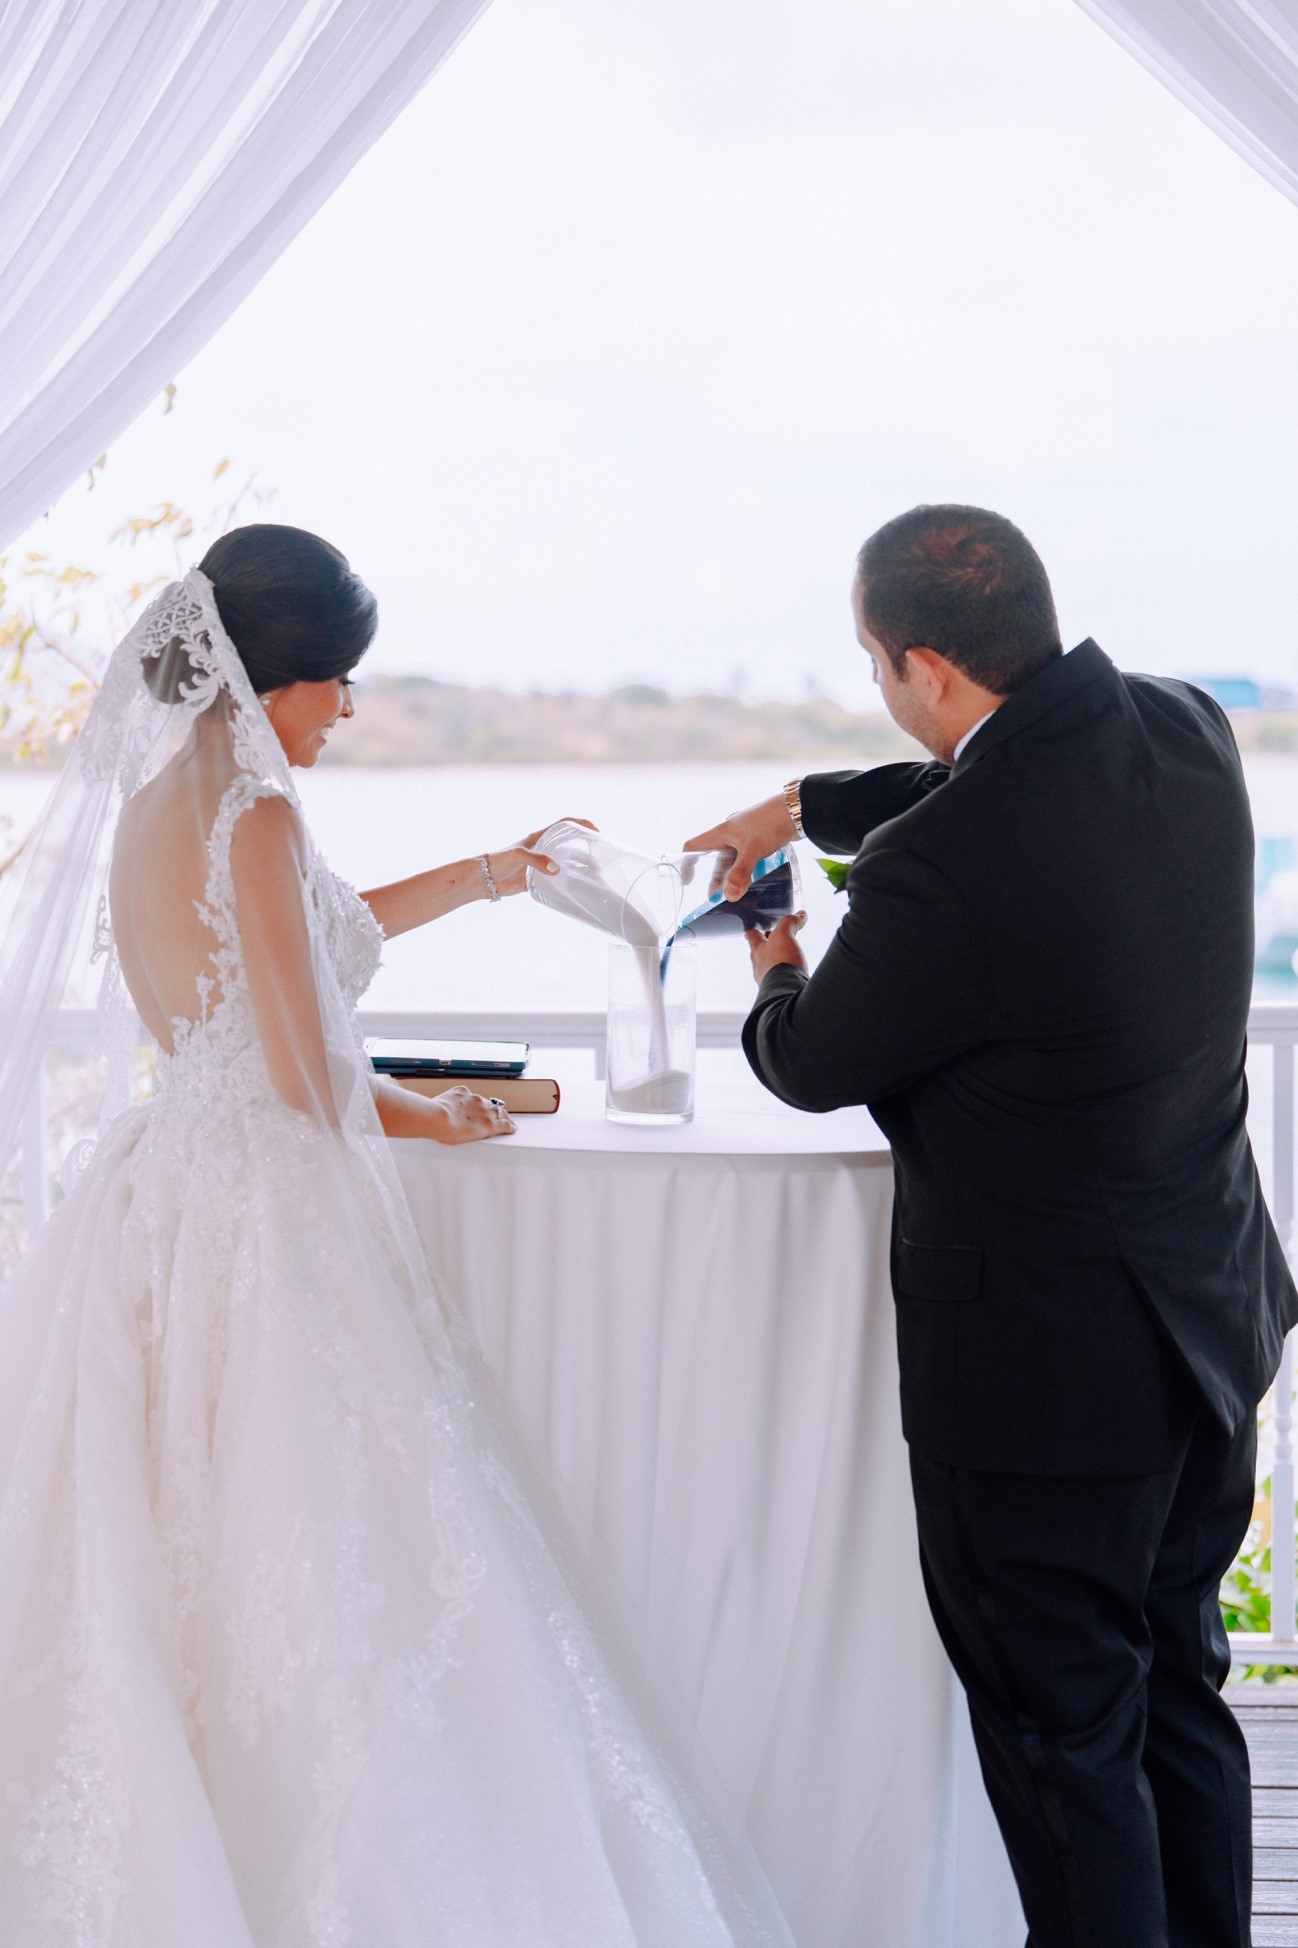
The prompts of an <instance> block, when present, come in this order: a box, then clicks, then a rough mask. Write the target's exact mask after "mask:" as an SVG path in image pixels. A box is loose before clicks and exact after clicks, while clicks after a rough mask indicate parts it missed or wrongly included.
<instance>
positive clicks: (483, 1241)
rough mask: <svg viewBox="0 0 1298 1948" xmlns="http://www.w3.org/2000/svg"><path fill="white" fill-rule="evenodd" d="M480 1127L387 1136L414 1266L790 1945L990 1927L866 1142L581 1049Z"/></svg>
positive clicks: (749, 1082) (1001, 1882) (883, 1157)
mask: <svg viewBox="0 0 1298 1948" xmlns="http://www.w3.org/2000/svg"><path fill="white" fill-rule="evenodd" d="M575 1059H576V1058H572V1057H569V1058H567V1061H566V1062H564V1061H559V1060H552V1061H551V1062H548V1063H547V1062H546V1061H545V1059H544V1058H540V1059H538V1058H536V1057H534V1059H533V1063H532V1067H533V1070H534V1071H535V1072H537V1073H543V1074H545V1073H555V1072H557V1071H561V1072H562V1073H561V1080H563V1081H564V1101H563V1104H562V1107H561V1108H560V1111H559V1113H558V1115H557V1116H553V1117H525V1118H521V1119H520V1129H519V1134H518V1135H517V1136H515V1137H512V1138H510V1139H508V1140H507V1141H497V1142H491V1143H480V1144H474V1145H471V1146H469V1147H466V1148H464V1149H458V1150H448V1149H444V1148H441V1147H439V1146H438V1145H435V1144H431V1143H423V1142H404V1143H398V1144H396V1145H395V1146H394V1147H395V1149H396V1152H397V1157H398V1167H399V1169H400V1172H401V1176H402V1179H403V1181H404V1184H405V1187H406V1191H407V1194H408V1196H409V1198H410V1203H411V1207H412V1209H413V1211H414V1215H415V1219H416V1222H417V1224H418V1227H419V1230H420V1233H421V1235H422V1237H423V1240H424V1244H425V1248H426V1249H427V1251H428V1254H429V1257H430V1260H431V1263H432V1266H433V1270H434V1273H435V1275H436V1276H437V1277H438V1279H439V1281H440V1283H441V1285H442V1287H443V1289H444V1291H445V1293H446V1295H447V1297H448V1298H449V1299H450V1300H451V1301H452V1302H453V1303H455V1304H456V1305H457V1306H458V1307H459V1308H460V1309H461V1310H462V1313H463V1315H464V1317H465V1318H466V1320H467V1322H468V1325H469V1327H470V1330H471V1332H472V1334H473V1336H474V1338H475V1340H476V1342H477V1344H478V1346H479V1347H480V1348H481V1350H482V1352H483V1354H484V1355H485V1357H486V1359H487V1361H488V1363H489V1365H490V1366H491V1367H492V1369H493V1370H494V1372H495V1373H496V1375H497V1376H498V1378H499V1379H500V1380H501V1381H502V1382H503V1384H504V1386H505V1388H506V1390H507V1391H508V1393H509V1395H510V1397H511V1398H512V1401H513V1403H514V1406H515V1409H516V1411H517V1413H518V1415H519V1417H520V1419H521V1421H522V1424H523V1429H524V1435H525V1438H526V1439H527V1440H528V1442H529V1443H530V1444H532V1445H533V1447H534V1449H535V1451H536V1452H538V1453H542V1454H544V1455H546V1456H548V1459H549V1462H550V1465H551V1467H552V1469H557V1471H558V1473H559V1474H560V1476H561V1477H562V1479H563V1481H564V1483H565V1484H566V1489H567V1493H568V1496H569V1498H570V1501H571V1502H572V1504H573V1505H574V1506H575V1508H576V1509H577V1510H578V1511H579V1512H580V1515H581V1517H582V1521H583V1526H585V1525H586V1524H589V1527H590V1530H591V1533H592V1535H593V1538H594V1544H595V1558H596V1561H597V1563H599V1562H602V1563H604V1564H606V1565H611V1568H612V1572H613V1574H614V1575H615V1576H616V1578H617V1579H618V1581H619V1583H620V1585H621V1588H622V1590H623V1591H624V1592H629V1593H630V1596H631V1598H632V1600H633V1602H634V1603H635V1604H636V1605H637V1606H638V1607H639V1608H640V1610H641V1612H642V1614H643V1615H644V1617H646V1618H647V1620H648V1632H649V1638H650V1641H651V1642H652V1643H653V1645H654V1647H655V1649H654V1657H655V1661H656V1662H657V1663H658V1664H659V1666H660V1670H659V1676H660V1678H662V1679H664V1680H665V1681H666V1683H667V1684H668V1685H669V1686H670V1687H671V1688H672V1689H673V1690H674V1691H675V1693H676V1695H677V1697H678V1698H679V1699H681V1700H682V1701H683V1702H684V1704H685V1706H686V1709H687V1710H688V1712H689V1714H690V1715H691V1717H692V1719H693V1722H694V1724H695V1726H696V1727H697V1730H698V1733H699V1735H700V1737H701V1741H702V1744H703V1746H704V1748H705V1750H706V1751H707V1753H708V1754H709V1756H710V1758H711V1761H712V1765H713V1769H714V1772H715V1773H716V1775H717V1776H718V1777H719V1780H720V1784H721V1786H722V1789H723V1790H724V1792H725V1793H726V1794H727V1795H728V1796H729V1799H730V1803H731V1806H732V1807H733V1808H734V1809H735V1810H736V1811H737V1812H738V1813H739V1815H740V1817H741V1818H742V1820H743V1823H744V1825H745V1826H746V1828H747V1831H748V1833H749V1836H750V1838H751V1840H752V1842H753V1844H754V1846H755V1848H756V1850H757V1853H758V1855H759V1857H760V1859H761V1860H762V1862H763V1865H764V1866H765V1868H766V1871H767V1873H768V1874H769V1876H770V1878H771V1881H772V1883H773V1885H774V1886H775V1889H776V1891H777V1893H778V1894H779V1896H780V1898H781V1900H782V1902H783V1903H784V1906H785V1910H786V1912H787V1914H788V1916H789V1920H790V1923H791V1925H792V1927H793V1930H794V1933H795V1935H796V1938H797V1941H798V1943H799V1948H867V1945H872V1944H876V1943H877V1944H880V1948H1021V1944H1022V1941H1023V1934H1024V1929H1023V1922H1022V1918H1021V1915H1020V1912H1019V1907H1018V1902H1017V1899H1016V1896H1015V1893H1014V1889H1013V1884H1012V1882H1011V1880H1010V1878H1009V1872H1008V1868H1007V1866H1006V1864H1005V1859H1004V1854H1003V1850H1002V1848H1001V1844H1000V1840H999V1837H998V1835H997V1834H996V1831H995V1827H994V1824H993V1822H992V1817H991V1813H990V1809H989V1808H988V1805H987V1802H986V1799H985V1796H984V1794H983V1789H982V1785H981V1781H980V1780H979V1778H978V1773H977V1766H976V1761H975V1760H974V1758H973V1756H972V1749H971V1745H970V1741H969V1734H968V1730H967V1726H966V1723H965V1718H964V1712H963V1708H962V1707H960V1706H959V1705H958V1703H957V1696H956V1692H955V1687H954V1683H953V1680H952V1679H951V1676H950V1673H949V1670H948V1667H947V1664H946V1660H945V1658H944V1656H943V1653H942V1650H941V1647H940V1645H939V1643H938V1640H937V1637H936V1634H935V1632H934V1630H933V1627H932V1624H931V1623H930V1620H929V1616H928V1611H927V1609H926V1606H925V1601H924V1593H923V1589H922V1587H921V1583H920V1575H919V1565H918V1560H917V1555H916V1547H915V1535H914V1518H913V1513H912V1508H911V1499H910V1485H909V1477H908V1473H907V1464H906V1450H905V1445H904V1443H903V1441H902V1437H901V1428H900V1420H899V1413H898V1405H897V1370H896V1352H895V1345H894V1332H893V1316H892V1299H891V1294H890V1290H889V1283H888V1222H889V1212H890V1202H891V1195H892V1173H891V1168H890V1161H889V1157H888V1152H887V1148H886V1145H885V1144H884V1141H883V1138H882V1137H881V1135H880V1134H879V1131H878V1130H877V1128H876V1127H875V1125H874V1124H873V1122H872V1121H871V1119H870V1118H869V1116H868V1115H867V1114H866V1113H865V1111H864V1110H841V1111H838V1112H836V1113H835V1114H834V1115H831V1116H824V1117H812V1116H800V1115H798V1114H796V1113H795V1112H793V1111H791V1110H787V1109H785V1108H784V1107H783V1105H781V1104H780V1103H778V1102H776V1101H775V1099H774V1098H773V1097H771V1096H769V1095H767V1094H766V1093H765V1091H763V1090H762V1089H760V1087H759V1086H758V1085H757V1083H756V1082H755V1081H754V1080H753V1078H752V1077H751V1076H750V1075H749V1074H748V1072H747V1069H746V1068H745V1067H744V1065H743V1063H742V1058H741V1057H737V1056H730V1055H728V1054H716V1055H711V1054H706V1053H705V1054H704V1055H702V1056H701V1057H700V1063H699V1084H698V1108H697V1113H696V1118H695V1121H694V1122H693V1123H691V1124H688V1125H685V1126H679V1127H676V1128H670V1129H632V1128H627V1127H626V1126H620V1125H616V1124H612V1123H609V1122H607V1121H606V1120H605V1118H604V1115H603V1086H602V1084H598V1085H597V1084H596V1083H595V1082H594V1081H593V1078H592V1075H591V1069H590V1060H589V1058H588V1057H587V1058H581V1060H582V1062H583V1064H584V1066H585V1076H584V1078H581V1079H577V1078H576V1077H575V1076H574V1073H573V1065H574V1060H575Z"/></svg>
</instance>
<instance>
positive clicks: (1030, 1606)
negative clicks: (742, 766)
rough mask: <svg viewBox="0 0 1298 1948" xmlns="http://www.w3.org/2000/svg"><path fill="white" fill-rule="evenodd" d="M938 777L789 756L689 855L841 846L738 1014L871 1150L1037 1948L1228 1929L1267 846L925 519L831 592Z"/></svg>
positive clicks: (887, 533) (1242, 800) (922, 1498)
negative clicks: (1260, 933)
mask: <svg viewBox="0 0 1298 1948" xmlns="http://www.w3.org/2000/svg"><path fill="white" fill-rule="evenodd" d="M852 606H853V610H854V614H855V619H856V629H857V635H858V637H859V639H860V642H861V644H862V646H863V648H864V649H865V651H866V653H867V654H868V655H869V657H870V659H871V661H872V663H873V665H874V676H875V680H876V681H877V683H878V684H879V687H880V689H881V690H882V692H883V698H884V702H885V704H886V705H887V707H888V710H889V712H890V714H891V715H892V716H893V718H895V720H896V721H897V723H898V724H900V725H901V726H902V727H903V729H905V730H907V731H909V732H910V733H911V734H912V735H913V736H914V737H916V738H917V739H918V740H919V742H920V743H921V744H923V745H924V746H925V747H926V748H927V749H928V750H929V751H930V752H931V753H932V755H933V759H934V762H932V763H930V764H894V765H884V766H881V767H879V768H877V769H875V770H872V771H861V772H837V773H825V774H822V775H820V776H816V777H808V778H804V779H802V780H801V781H800V783H794V784H791V785H789V786H788V787H787V788H786V790H785V791H784V792H783V793H781V794H777V795H776V796H775V797H773V798H771V799H769V800H768V801H766V802H765V803H764V804H761V805H758V806H755V807H753V808H752V809H751V810H749V811H746V812H742V813H739V814H737V815H736V816H734V817H732V818H730V819H727V820H726V821H725V822H724V823H723V824H722V825H719V826H717V827H715V828H714V829H713V830H712V831H710V832H707V833H703V834H701V835H699V836H698V837H697V838H695V839H692V840H690V841H689V842H688V843H689V845H690V846H691V847H692V848H708V847H712V846H718V845H725V844H729V845H733V846H734V847H735V848H736V849H737V854H738V857H737V859H736V863H735V866H734V869H733V871H732V874H731V878H730V881H729V882H728V891H729V892H730V894H731V897H735V896H736V895H737V893H738V892H739V891H741V890H742V888H743V886H744V885H746V884H747V880H748V875H749V872H750V871H751V868H752V866H753V864H754V863H755V862H756V860H757V859H758V858H760V857H761V856H762V855H763V854H765V853H769V852H771V851H774V850H775V849H776V848H777V846H779V845H781V844H786V843H787V842H788V840H789V839H790V837H791V836H793V835H795V834H796V835H797V836H799V837H801V836H802V835H803V834H804V832H805V835H806V836H807V837H808V838H810V839H812V840H813V841H814V842H815V843H816V844H817V845H818V846H821V847H822V848H824V849H825V850H826V851H829V852H838V853H847V854H855V858H854V860H853V864H852V867H851V871H850V874H849V877H848V888H847V890H848V902H849V904H848V910H847V913H846V914H845V916H844V919H843V923H842V925H841V927H840V928H839V931H838V933H837V935H836V937H835V939H834V940H833V942H832V944H831V945H830V947H829V950H828V952H827V953H826V954H825V957H824V959H823V960H822V961H821V962H820V964H819V966H818V967H817V968H816V969H815V971H814V973H809V972H808V970H807V965H806V962H805V960H804V959H803V956H802V953H801V951H800V949H799V947H798V944H797V940H796V938H795V936H796V933H797V931H798V928H799V926H800V925H801V916H795V917H794V918H793V919H792V920H786V921H782V922H781V923H780V925H779V926H777V927H776V928H775V929H774V931H773V932H771V933H770V934H766V935H760V934H751V935H750V936H749V941H750V946H751V948H752V956H753V968H754V972H755V974H756V975H757V978H758V980H759V982H760V986H759V989H758V995H757V1000H756V1003H755V1005H754V1008H753V1011H752V1013H751V1015H750V1016H749V1018H748V1022H747V1024H746V1026H745V1029H744V1047H745V1049H746V1051H747V1054H748V1059H749V1061H750V1062H751V1064H752V1066H753V1068H754V1069H755V1070H756V1072H757V1074H758V1076H759V1077H760V1078H761V1079H762V1081H763V1082H764V1083H765V1084H766V1086H767V1087H768V1088H769V1089H771V1090H773V1091H774V1093H775V1094H776V1095H778V1096H781V1097H782V1098H783V1099H784V1100H785V1101H786V1102H789V1103H792V1104H794V1105H795V1106H796V1107H798V1108H801V1109H810V1110H828V1109H835V1108H838V1107H839V1106H840V1105H842V1104H844V1103H867V1104H868V1105H869V1107H870V1109H871V1111H872V1112H873V1114H874V1116H875V1119H876V1120H877V1122H878V1123H879V1125H880V1127H881V1128H882V1129H883V1131H884V1133H885V1134H886V1135H887V1137H888V1138H889V1140H890V1142H891V1144H892V1150H893V1158H894V1167H895V1177H896V1201H895V1213H894V1219H893V1239H892V1277H893V1288H894V1292H895V1296H896V1302H897V1339H898V1351H899V1356H900V1365H901V1396H902V1421H903V1426H904V1430H905V1434H906V1438H907V1440H908V1442H909V1444H910V1455H911V1473H912V1479H913V1483H914V1492H915V1506H916V1512H917V1516H918V1525H919V1544H920V1556H921V1562H922V1567H923V1573H924V1581H925V1586H926V1588H927V1592H928V1600H929V1603H930V1606H931V1608H932V1611H933V1616H934V1619H935V1621H936V1623H937V1627H938V1630H939V1631H940V1633H941V1635H942V1639H943V1642H944V1644H945V1645H946V1648H947V1651H948V1653H949V1655H950V1658H951V1661H952V1663H953V1664H954V1666H955V1668H956V1670H957V1672H958V1673H959V1676H960V1678H961V1680H962V1682H963V1684H964V1686H965V1689H966V1691H967V1693H968V1697H969V1709H970V1714H971V1717H972V1721H973V1729H974V1736H975V1738H976V1740H977V1745H978V1751H979V1755H980V1758H981V1761H982V1768H983V1775H984V1777H985V1779H986V1782H987V1790H988V1792H989V1794H990V1796H991V1800H992V1804H993V1806H994V1807H995V1810H996V1815H997V1818H998V1820H999V1822H1000V1828H1001V1832H1002V1834H1003V1836H1004V1839H1005V1844H1006V1847H1007V1849H1008V1851H1009V1856H1010V1860H1011V1863H1012V1865H1013V1868H1014V1873H1015V1877H1016V1879H1017V1881H1018V1886H1019V1891H1020V1893H1021V1895H1022V1899H1023V1906H1024V1909H1025V1912H1026V1914H1027V1918H1028V1924H1029V1928H1030V1938H1029V1941H1030V1948H1246V1944H1247V1943H1248V1940H1249V1909H1250V1882H1251V1836H1250V1801H1249V1772H1248V1757H1247V1753H1246V1751H1245V1746H1244V1740H1243V1738H1242V1736H1241V1734H1240V1731H1239V1728H1238V1726H1237V1725H1236V1723H1235V1720H1234V1718H1233V1716H1232V1714H1231V1712H1230V1710H1229V1708H1228V1707H1227V1706H1226V1704H1225V1703H1224V1701H1223V1700H1222V1699H1221V1697H1220V1696H1219V1690H1220V1687H1221V1685H1222V1683H1223V1682H1224V1680H1225V1676H1226V1672H1227V1669H1228V1666H1229V1653H1228V1649H1227V1645H1226V1639H1225V1633H1224V1631H1223V1628H1222V1621H1221V1612H1220V1609H1219V1606H1218V1586H1219V1584H1220V1581H1221V1577H1222V1575H1223V1573H1224V1571H1225V1570H1226V1568H1227V1567H1228V1566H1229V1564H1230V1562H1231V1560H1232V1558H1233V1556H1234V1555H1235V1552H1236V1550H1237V1548H1238V1546H1239V1543H1240V1541H1241V1540H1242V1538H1243V1536H1244V1534H1245V1531H1246V1529H1247V1527H1248V1523H1249V1519H1250V1513H1251V1509H1252V1503H1253V1469H1254V1448H1255V1422H1254V1409H1255V1408H1256V1405H1257V1402H1258V1400H1259V1399H1260V1398H1261V1395H1262V1394H1263V1392H1264V1391H1265V1389H1266V1387H1267V1385H1268V1384H1269V1382H1270V1380H1271V1378H1272V1376H1273V1374H1274V1373H1275V1370H1276V1367H1277V1365H1278V1363H1279V1358H1280V1349H1281V1344H1282V1341H1283V1338H1284V1334H1285V1332H1286V1330H1287V1328H1288V1327H1289V1326H1290V1325H1292V1324H1293V1323H1294V1320H1295V1317H1298V1299H1296V1296H1295V1292H1294V1286H1293V1282H1292V1280H1291V1278H1290V1275H1289V1272H1288V1270H1287V1268H1286V1265H1285V1259H1284V1254H1283V1252H1282V1250H1281V1247H1280V1244H1279V1242H1278V1240H1277V1238H1276V1235H1275V1232H1274V1229H1273V1227H1272V1225H1271V1221H1270V1218H1269V1217H1268V1215H1267V1212H1266V1208H1265V1206H1264V1204H1263V1201H1262V1194H1261V1191H1260V1189H1259V1186H1258V1179H1257V1172H1256V1169H1255V1167H1254V1163H1253V1157H1252V1153H1251V1151H1250V1149H1249V1142H1248V1135H1247V1131H1246V1128H1245V1121H1244V1112H1245V1104H1246V1092H1245V1083H1244V1049H1245V1039H1244V1038H1245V1023H1246V1018H1247V1014H1248V1005H1249V991H1250V986H1251V981H1252V952H1253V945H1252V892H1253V888H1252V864H1253V836H1252V829H1251V825H1250V819H1249V807H1248V799H1247V796H1246V793H1245V788H1244V779H1243V775H1242V772H1241V768H1240V763H1239V757H1238V754H1237V752H1236V750H1235V745H1234V740H1233V738H1232V736H1231V732H1230V727H1229V725H1228V723H1227V721H1226V719H1225V717H1224V716H1223V715H1222V713H1221V711H1220V710H1219V709H1218V708H1217V706H1216V705H1215V704H1214V703H1213V702H1211V701H1210V700H1209V698H1207V697H1206V696H1204V695H1202V694H1201V693H1200V692H1199V691H1197V690H1194V689H1191V688H1190V687H1189V686H1188V685H1186V684H1184V683H1176V682H1171V681H1167V680H1164V679H1160V678H1155V677H1147V676H1128V675H1125V674H1124V673H1122V672H1120V671H1119V670H1117V669H1115V667H1114V666H1113V664H1112V663H1111V662H1110V661H1109V659H1108V658H1107V657H1106V656H1105V655H1104V653H1103V651H1102V650H1101V649H1100V648H1099V647H1098V646H1097V645H1096V644H1095V643H1094V642H1090V641H1087V642H1084V643H1082V644H1081V645H1080V646H1079V647H1078V648H1077V649H1074V650H1073V651H1072V652H1071V654H1069V655H1064V654H1063V651H1062V645H1061V643H1060V639H1059V630H1058V624H1057V622H1056V619H1055V608H1054V600H1053V597H1052V595H1051V591H1050V584H1049V582H1048V580H1047V578H1046V573H1045V569H1044V568H1043V566H1042V564H1041V561H1040V559H1039V557H1038V556H1037V554H1036V552H1035V550H1034V549H1033V548H1032V546H1031V545H1030V543H1029V542H1028V541H1027V539H1026V538H1025V536H1024V535H1022V534H1021V533H1020V532H1019V530H1018V529H1017V528H1016V527H1014V526H1013V525H1012V524H1011V523H1010V522H1009V521H1007V520H1005V519H1004V518H1003V517H1002V516H1000V515H997V514H991V513H988V512H986V511H985V510H983V509H981V508H974V507H947V506H942V507H917V508H913V509H912V510H911V511H910V512H909V513H908V514H903V515H900V516H899V517H898V518H897V519H896V520H893V521H890V522H889V523H888V524H887V526H886V527H883V528H881V529H880V530H879V531H878V533H877V534H875V535H872V536H871V538H870V540H868V541H867V542H866V544H865V546H864V548H862V550H861V554H860V557H859V560H858V563H857V576H856V581H855V583H854V586H853V590H852Z"/></svg>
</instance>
